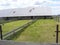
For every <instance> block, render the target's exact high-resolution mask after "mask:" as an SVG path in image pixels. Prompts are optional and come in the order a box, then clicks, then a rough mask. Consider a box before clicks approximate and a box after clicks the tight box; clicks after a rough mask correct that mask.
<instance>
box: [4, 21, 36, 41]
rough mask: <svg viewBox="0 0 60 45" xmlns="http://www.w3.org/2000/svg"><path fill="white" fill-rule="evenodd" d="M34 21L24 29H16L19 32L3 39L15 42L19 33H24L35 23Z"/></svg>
mask: <svg viewBox="0 0 60 45" xmlns="http://www.w3.org/2000/svg"><path fill="white" fill-rule="evenodd" d="M36 21H37V20H36ZM36 21H33V22H32V23H31V24H28V25H27V26H26V27H24V28H23V29H21V30H19V29H17V30H19V31H17V32H14V33H13V34H12V35H10V36H8V37H6V38H5V39H6V40H15V39H17V38H18V37H19V36H20V35H21V33H22V32H24V31H25V29H26V28H28V27H29V26H30V25H32V24H33V23H35V22H36Z"/></svg>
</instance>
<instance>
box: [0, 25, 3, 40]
mask: <svg viewBox="0 0 60 45" xmlns="http://www.w3.org/2000/svg"><path fill="white" fill-rule="evenodd" d="M0 37H1V40H2V39H3V36H2V26H1V25H0Z"/></svg>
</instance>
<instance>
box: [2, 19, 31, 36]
mask: <svg viewBox="0 0 60 45" xmlns="http://www.w3.org/2000/svg"><path fill="white" fill-rule="evenodd" d="M29 21H31V20H16V21H12V22H9V23H5V24H4V25H2V30H3V35H4V34H6V33H7V32H10V31H12V30H14V29H16V28H18V27H20V26H22V25H24V24H26V23H28V22H29Z"/></svg>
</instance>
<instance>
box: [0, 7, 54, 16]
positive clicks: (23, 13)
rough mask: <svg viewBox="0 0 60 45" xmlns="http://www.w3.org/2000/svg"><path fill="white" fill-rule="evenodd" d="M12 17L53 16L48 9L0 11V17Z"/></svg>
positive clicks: (50, 9) (30, 8)
mask: <svg viewBox="0 0 60 45" xmlns="http://www.w3.org/2000/svg"><path fill="white" fill-rule="evenodd" d="M14 16H53V14H52V8H50V7H27V8H14V9H4V10H0V17H14Z"/></svg>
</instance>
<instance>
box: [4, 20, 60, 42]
mask: <svg viewBox="0 0 60 45" xmlns="http://www.w3.org/2000/svg"><path fill="white" fill-rule="evenodd" d="M22 22H23V21H22ZM22 22H21V23H22ZM25 22H26V21H25ZM25 22H23V23H25ZM19 23H20V22H19V21H18V23H16V22H15V24H17V26H16V27H18V26H20V25H21V24H20V25H19ZM23 23H22V24H23ZM15 24H14V23H13V22H11V23H10V25H8V23H7V24H6V25H7V26H8V27H10V26H11V27H10V28H8V27H5V26H6V25H4V28H5V29H4V28H3V29H4V30H5V31H6V32H7V31H8V29H9V30H11V29H12V27H14V25H15ZM59 25H60V24H59ZM14 28H15V27H14ZM59 29H60V28H59ZM5 31H4V32H3V33H5ZM55 31H56V21H55V20H53V19H39V20H37V21H36V22H35V23H33V24H31V25H30V26H28V27H27V28H25V29H23V32H20V31H19V32H17V33H16V34H15V35H14V36H13V37H12V38H10V40H13V41H16V42H21V41H22V42H41V43H42V42H43V43H44V42H45V43H55V41H56V40H55V39H56V34H55ZM59 35H60V34H59ZM59 42H60V36H59Z"/></svg>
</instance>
